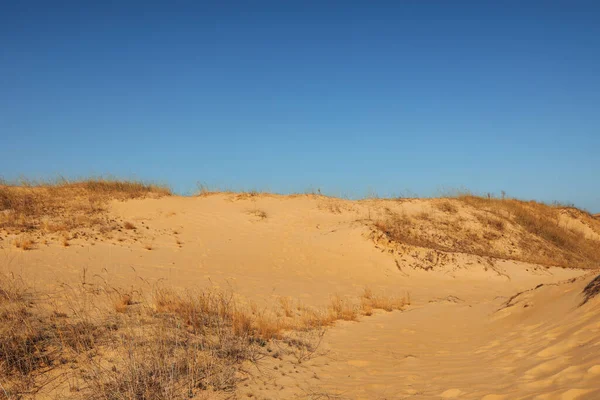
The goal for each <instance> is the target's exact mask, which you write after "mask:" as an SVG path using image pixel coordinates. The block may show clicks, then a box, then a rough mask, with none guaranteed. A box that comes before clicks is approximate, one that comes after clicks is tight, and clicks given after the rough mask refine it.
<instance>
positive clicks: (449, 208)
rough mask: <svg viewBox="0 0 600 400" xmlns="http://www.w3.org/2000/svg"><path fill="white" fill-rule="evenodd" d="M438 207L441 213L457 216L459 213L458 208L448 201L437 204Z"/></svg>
mask: <svg viewBox="0 0 600 400" xmlns="http://www.w3.org/2000/svg"><path fill="white" fill-rule="evenodd" d="M436 207H437V208H438V209H439V210H440V211H443V212H445V213H448V214H456V213H457V212H458V208H457V207H456V206H455V205H454V204H452V203H451V202H450V201H448V200H445V201H442V202H441V203H438V204H436Z"/></svg>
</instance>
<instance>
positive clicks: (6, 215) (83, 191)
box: [0, 178, 171, 232]
mask: <svg viewBox="0 0 600 400" xmlns="http://www.w3.org/2000/svg"><path fill="white" fill-rule="evenodd" d="M170 194H171V191H170V189H169V188H167V187H165V186H160V185H154V184H147V183H144V182H137V181H122V180H113V179H104V178H99V179H87V180H80V181H67V180H57V181H53V182H29V181H22V182H19V183H18V184H8V183H6V182H0V229H5V230H11V231H16V232H19V231H21V232H24V231H31V230H35V229H43V230H45V231H47V232H60V231H66V230H70V229H75V228H80V227H90V226H102V225H104V226H105V227H109V226H110V224H109V223H108V221H107V219H106V218H104V215H103V211H104V210H105V208H106V205H107V203H108V201H110V200H115V199H116V200H127V199H135V198H143V197H148V196H155V197H156V196H168V195H170Z"/></svg>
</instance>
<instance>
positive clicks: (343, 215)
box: [0, 193, 600, 400]
mask: <svg viewBox="0 0 600 400" xmlns="http://www.w3.org/2000/svg"><path fill="white" fill-rule="evenodd" d="M486 207H488V206H487V205H481V204H475V203H473V202H472V201H471V202H469V201H464V200H460V199H414V200H404V201H396V200H364V201H346V200H340V199H333V198H328V197H324V196H315V195H297V196H278V195H269V194H255V193H247V194H235V193H221V194H210V195H204V196H199V197H177V196H165V197H159V198H139V199H132V200H127V201H123V199H119V200H112V201H110V202H109V203H108V206H107V208H106V211H105V214H103V215H104V216H105V217H106V218H107V220H108V221H110V223H111V224H113V225H112V228H111V229H104V230H99V229H97V228H94V227H85V226H83V227H76V228H74V229H69V230H67V231H56V232H51V231H44V230H43V229H32V230H29V231H28V232H18V231H14V230H10V229H5V230H4V233H3V235H2V239H1V240H0V248H1V252H2V255H1V256H0V257H1V258H2V263H3V265H2V270H3V272H5V273H7V272H8V273H13V274H18V275H19V276H20V277H22V278H23V280H24V281H26V282H27V283H28V285H30V286H33V287H34V288H35V289H36V290H38V291H40V292H42V291H52V290H55V288H57V287H60V285H65V284H66V285H71V286H75V285H77V284H78V282H81V280H82V279H85V280H87V281H88V282H96V283H98V282H104V283H108V284H109V285H110V287H114V288H135V290H140V291H142V290H146V291H148V290H150V289H149V288H152V287H154V286H155V285H158V284H160V285H163V286H164V285H167V286H169V287H172V288H177V289H190V290H198V289H202V288H213V289H214V288H221V289H226V290H230V291H231V292H234V293H236V294H237V295H239V296H241V297H242V298H244V299H247V300H248V301H251V302H254V303H256V304H258V305H259V307H265V308H266V307H280V304H282V299H286V302H289V303H290V304H293V306H292V309H294V308H296V307H297V308H298V309H300V308H299V306H300V305H301V306H306V307H316V308H318V307H328V305H329V304H330V302H331V299H332V296H338V297H339V298H341V299H344V300H347V301H349V302H356V301H357V299H360V297H361V293H363V292H364V290H365V288H369V289H370V290H372V291H374V292H376V293H380V294H382V296H402V297H403V298H404V297H408V296H409V297H410V306H406V307H403V311H393V312H386V311H383V310H375V311H373V315H372V316H360V317H359V318H358V321H338V322H335V323H334V324H333V325H332V326H329V327H328V328H327V329H326V330H325V333H324V336H323V337H322V338H319V339H318V341H317V344H318V346H317V347H316V348H315V349H314V351H313V350H311V351H310V354H308V355H307V354H304V356H306V357H304V356H303V357H297V356H294V354H291V353H282V352H279V351H277V348H278V347H277V346H284V344H281V343H279V344H278V343H277V342H268V343H267V344H266V347H265V348H268V350H269V354H270V355H268V356H266V357H262V358H261V359H260V361H258V362H257V363H255V364H249V365H248V366H247V367H246V368H244V371H246V373H245V374H243V377H241V378H240V381H239V382H238V383H237V385H236V388H235V390H234V391H233V392H232V391H229V392H224V393H225V394H224V396H225V397H227V396H234V397H236V398H245V397H250V398H259V399H288V398H311V399H318V398H348V399H403V398H411V399H412V398H414V399H436V398H440V399H443V398H458V399H486V400H491V399H530V398H531V399H533V398H536V399H596V398H600V346H599V345H598V340H597V338H598V337H600V314H599V313H598V307H599V306H600V303H599V301H600V299H599V298H594V299H591V300H590V301H589V302H587V303H586V304H584V305H581V303H582V301H583V296H582V294H581V292H582V290H583V288H584V287H585V286H586V284H587V283H588V282H589V281H590V280H591V279H592V278H593V277H594V276H595V275H597V274H598V270H597V269H594V265H595V266H596V268H597V267H598V265H599V264H598V263H596V260H597V259H595V258H594V257H595V256H596V254H595V253H593V249H594V246H596V247H595V249H596V252H597V249H598V246H600V223H599V222H598V221H597V220H596V219H594V218H592V217H591V216H589V215H587V214H585V213H581V212H579V211H576V210H559V211H557V214H556V215H557V217H556V218H557V221H558V222H557V226H559V227H560V229H563V230H564V233H561V234H562V235H564V237H563V236H561V237H559V238H558V239H556V237H555V236H544V235H543V234H537V233H535V232H538V231H533V230H527V226H526V225H520V224H519V223H517V222H514V221H515V219H514V217H513V216H512V215H513V214H510V211H506V213H505V211H504V210H505V209H504V208H486ZM519 207H521V206H520V205H519ZM527 207H529V206H527ZM494 210H495V211H494ZM535 210H537V209H533V211H531V212H532V213H533V212H535ZM544 212H545V211H544ZM552 212H554V211H552ZM504 213H505V214H504ZM514 215H517V214H514ZM398 218H400V219H401V221H400V224H401V228H394V229H395V230H394V231H391V230H390V229H391V228H390V225H389V224H390V221H399V220H398ZM536 218H537V217H536ZM543 227H544V226H543V225H539V227H538V228H536V229H540V230H539V232H542V231H541V230H542V229H543ZM399 229H401V230H399ZM532 232H533V233H532ZM561 232H562V231H561ZM24 236H27V237H28V238H30V240H31V242H32V245H31V250H27V251H25V250H23V249H22V248H20V247H17V246H15V242H16V241H18V240H20V239H22V238H23V237H24ZM398 238H400V239H398ZM403 238H404V239H405V240H404V241H403ZM554 239H556V241H553V240H554ZM560 244H562V247H561V245H560ZM575 245H577V246H581V247H577V248H575V247H573V246H575ZM569 246H571V247H569ZM589 249H592V250H589ZM552 257H556V263H554V264H555V265H560V266H553V265H552V263H551V261H552ZM533 261H540V262H538V263H534V262H533ZM569 263H572V264H569ZM569 265H571V266H572V267H573V268H568V266H569ZM575 267H586V268H585V269H582V268H575ZM143 288H146V289H143ZM357 304H358V303H357ZM357 306H358V305H357ZM293 312H295V311H293ZM53 390H54V392H51V393H44V391H43V390H42V391H40V392H39V393H37V394H36V395H34V396H33V397H39V398H44V397H45V396H46V397H47V396H50V395H51V394H52V395H54V396H56V393H60V392H57V390H62V389H60V388H58V389H57V388H54V389H53ZM62 393H63V394H64V393H65V392H62ZM213 395H214V396H217V394H216V393H212V394H211V395H210V396H213ZM196 396H198V398H203V397H202V396H205V397H206V394H196ZM210 396H209V397H208V398H211V397H210ZM219 396H220V395H219ZM123 398H128V397H123Z"/></svg>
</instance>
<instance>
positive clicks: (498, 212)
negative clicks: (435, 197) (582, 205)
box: [373, 194, 600, 268]
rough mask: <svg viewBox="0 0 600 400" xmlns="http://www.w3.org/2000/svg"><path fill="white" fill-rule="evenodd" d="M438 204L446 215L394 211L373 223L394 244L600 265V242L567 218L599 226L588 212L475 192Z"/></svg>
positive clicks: (581, 265) (582, 265)
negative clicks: (481, 194) (421, 214)
mask: <svg viewBox="0 0 600 400" xmlns="http://www.w3.org/2000/svg"><path fill="white" fill-rule="evenodd" d="M435 206H436V207H437V209H438V210H439V212H441V213H443V214H445V215H446V216H445V217H443V218H441V217H439V216H436V215H435V214H431V215H428V216H426V218H425V217H423V216H421V217H419V216H417V217H412V216H408V215H404V214H397V213H389V214H388V215H387V216H386V217H384V218H380V219H378V220H376V221H375V222H374V224H373V226H374V228H375V229H376V230H377V231H379V232H381V233H382V234H383V235H384V236H385V237H386V238H387V239H389V240H390V241H392V242H395V243H400V244H405V245H409V246H416V247H422V248H428V249H433V250H437V251H442V252H450V253H469V254H474V255H479V256H485V257H494V258H500V259H512V260H518V261H525V262H531V263H535V264H541V265H555V266H562V267H578V268H596V267H598V266H599V265H600V245H599V243H598V241H597V240H593V239H591V238H588V237H586V236H585V235H584V233H583V232H581V231H580V230H575V229H572V228H570V227H569V226H568V225H566V224H565V223H564V222H563V221H562V220H561V217H565V216H571V217H573V218H575V219H577V220H579V221H581V222H582V223H583V224H588V225H589V226H594V227H596V228H595V229H598V228H599V226H598V222H597V220H595V219H594V218H593V217H592V216H591V215H590V214H589V213H587V212H586V211H582V210H579V209H576V208H574V207H572V206H564V205H560V204H555V205H548V204H544V203H539V202H535V201H522V200H517V199H509V198H494V197H491V196H490V197H481V196H475V195H471V194H461V195H459V196H458V197H456V198H447V199H441V200H439V201H438V202H437V203H435ZM460 208H462V210H463V215H460V213H459V209H460Z"/></svg>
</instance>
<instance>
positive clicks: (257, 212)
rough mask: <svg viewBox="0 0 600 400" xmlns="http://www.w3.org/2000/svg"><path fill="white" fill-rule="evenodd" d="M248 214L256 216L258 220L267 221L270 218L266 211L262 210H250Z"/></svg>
mask: <svg viewBox="0 0 600 400" xmlns="http://www.w3.org/2000/svg"><path fill="white" fill-rule="evenodd" d="M248 214H250V215H254V216H255V217H256V218H258V219H260V220H264V219H267V217H268V214H267V212H266V211H264V210H260V209H254V210H249V211H248Z"/></svg>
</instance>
